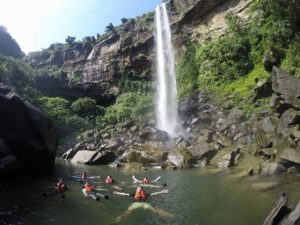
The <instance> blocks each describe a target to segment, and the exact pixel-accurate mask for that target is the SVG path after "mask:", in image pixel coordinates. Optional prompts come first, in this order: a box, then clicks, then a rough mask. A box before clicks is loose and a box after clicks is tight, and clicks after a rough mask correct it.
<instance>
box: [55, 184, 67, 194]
mask: <svg viewBox="0 0 300 225" xmlns="http://www.w3.org/2000/svg"><path fill="white" fill-rule="evenodd" d="M65 188H66V187H65V184H64V183H60V182H58V183H57V184H56V190H57V191H58V192H61V191H64V190H65Z"/></svg>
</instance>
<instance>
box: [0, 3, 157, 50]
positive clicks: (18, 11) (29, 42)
mask: <svg viewBox="0 0 300 225" xmlns="http://www.w3.org/2000/svg"><path fill="white" fill-rule="evenodd" d="M160 3H161V0H0V25H3V26H5V27H6V28H7V31H8V32H9V33H10V34H11V35H12V37H13V38H14V39H15V40H16V41H17V42H18V44H19V45H20V47H21V49H22V51H23V52H25V53H28V52H32V51H38V50H41V49H43V48H48V47H49V46H50V44H52V43H56V42H60V43H64V42H65V39H66V37H67V36H75V37H76V40H81V39H82V38H83V37H85V36H96V34H97V33H99V34H102V33H103V32H104V31H105V27H106V26H107V25H108V24H109V23H113V24H114V25H119V24H120V23H121V18H123V17H125V18H134V17H136V16H139V15H142V14H144V13H146V12H149V11H154V9H155V6H156V5H159V4H160Z"/></svg>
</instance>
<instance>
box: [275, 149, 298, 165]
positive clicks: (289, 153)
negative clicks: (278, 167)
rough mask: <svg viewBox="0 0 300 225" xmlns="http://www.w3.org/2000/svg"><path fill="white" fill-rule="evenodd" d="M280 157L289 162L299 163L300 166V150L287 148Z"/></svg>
mask: <svg viewBox="0 0 300 225" xmlns="http://www.w3.org/2000/svg"><path fill="white" fill-rule="evenodd" d="M279 158H280V159H281V160H283V161H286V162H289V163H291V164H298V165H299V166H300V150H299V149H292V148H285V149H284V150H283V152H282V153H281V155H280V156H279Z"/></svg>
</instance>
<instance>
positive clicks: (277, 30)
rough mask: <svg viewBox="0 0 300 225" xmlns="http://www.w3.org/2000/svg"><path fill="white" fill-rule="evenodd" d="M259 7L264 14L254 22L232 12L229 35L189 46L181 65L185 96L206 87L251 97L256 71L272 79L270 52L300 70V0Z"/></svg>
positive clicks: (256, 7) (262, 2)
mask: <svg viewBox="0 0 300 225" xmlns="http://www.w3.org/2000/svg"><path fill="white" fill-rule="evenodd" d="M253 10H255V11H256V12H258V13H254V14H253V15H254V16H253V17H252V18H251V19H250V20H249V21H243V20H242V19H241V18H239V17H237V16H234V15H232V14H229V15H227V16H226V19H227V24H228V29H227V34H226V35H224V36H223V37H221V38H219V39H217V40H215V41H213V42H208V43H205V44H202V45H196V44H194V45H193V46H192V47H189V50H188V51H187V53H186V54H185V55H184V56H183V57H182V58H181V60H180V61H179V63H178V65H177V76H178V80H179V82H178V83H179V85H178V86H179V93H180V96H184V95H186V94H189V93H193V92H191V89H192V90H194V89H196V90H199V89H203V88H204V89H216V90H218V91H221V92H230V91H231V92H235V93H237V94H239V95H242V96H245V95H247V94H248V95H250V93H251V89H252V87H253V86H254V85H255V82H254V80H252V81H251V82H250V80H251V79H254V76H253V74H256V75H255V78H256V79H263V78H264V77H266V72H265V71H264V70H263V67H262V64H261V62H262V59H263V56H264V55H272V57H275V58H276V59H278V60H279V61H280V60H283V63H282V65H283V67H285V68H286V69H288V70H289V71H290V72H292V73H297V71H299V68H300V66H299V65H300V60H299V49H300V47H299V37H298V36H297V33H298V31H299V23H298V22H299V18H300V16H299V15H300V4H299V1H271V0H259V1H256V4H255V5H254V6H253ZM194 49H196V50H194ZM258 71H259V72H258ZM196 80H197V82H196ZM244 82H246V83H247V84H244ZM229 90H230V91H229Z"/></svg>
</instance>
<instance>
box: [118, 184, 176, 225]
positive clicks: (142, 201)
mask: <svg viewBox="0 0 300 225" xmlns="http://www.w3.org/2000/svg"><path fill="white" fill-rule="evenodd" d="M168 192H169V191H168V189H164V190H162V191H158V192H154V193H149V194H147V193H145V191H144V190H143V188H142V187H141V186H139V187H137V188H136V191H135V192H134V193H133V194H130V193H126V192H118V191H114V192H113V194H116V195H123V196H131V197H133V200H134V202H133V203H132V204H131V205H130V206H129V207H128V209H127V210H126V211H125V212H124V213H123V214H122V215H120V216H119V217H117V218H116V221H115V223H116V224H118V223H120V222H121V221H122V220H124V219H125V218H126V217H127V216H129V215H130V214H131V213H132V212H133V211H134V210H136V209H139V208H142V209H145V210H150V211H152V212H153V213H155V214H158V215H159V216H160V217H161V218H162V219H172V218H174V215H172V214H170V213H168V212H165V211H164V210H162V209H160V208H158V207H156V206H152V205H151V204H150V203H148V202H146V200H147V197H148V196H154V195H160V194H166V193H168Z"/></svg>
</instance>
